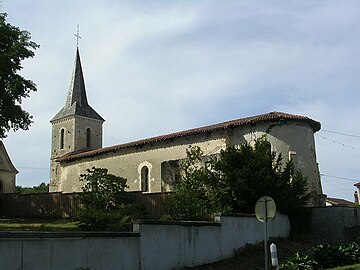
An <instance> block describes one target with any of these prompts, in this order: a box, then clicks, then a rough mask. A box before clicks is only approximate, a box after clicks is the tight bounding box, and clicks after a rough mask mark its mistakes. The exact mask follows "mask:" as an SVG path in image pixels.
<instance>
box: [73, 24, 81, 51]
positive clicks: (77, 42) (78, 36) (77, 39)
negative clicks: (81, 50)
mask: <svg viewBox="0 0 360 270" xmlns="http://www.w3.org/2000/svg"><path fill="white" fill-rule="evenodd" d="M74 36H75V37H76V48H78V47H79V38H81V37H80V34H79V24H78V25H77V32H76V34H74Z"/></svg>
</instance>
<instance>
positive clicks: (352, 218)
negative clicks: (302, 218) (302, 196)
mask: <svg viewBox="0 0 360 270" xmlns="http://www.w3.org/2000/svg"><path fill="white" fill-rule="evenodd" d="M311 234H312V235H313V236H314V237H316V238H319V239H323V240H325V241H328V242H344V241H348V240H355V239H356V238H359V237H360V207H346V206H328V207H316V208H312V209H311Z"/></svg>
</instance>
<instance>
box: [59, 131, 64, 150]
mask: <svg viewBox="0 0 360 270" xmlns="http://www.w3.org/2000/svg"><path fill="white" fill-rule="evenodd" d="M64 136H65V130H64V129H63V128H62V129H61V130H60V149H64V139H65V138H64Z"/></svg>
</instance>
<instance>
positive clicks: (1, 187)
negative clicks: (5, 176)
mask: <svg viewBox="0 0 360 270" xmlns="http://www.w3.org/2000/svg"><path fill="white" fill-rule="evenodd" d="M0 193H4V186H3V182H2V181H1V180H0Z"/></svg>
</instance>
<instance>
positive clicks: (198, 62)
mask: <svg viewBox="0 0 360 270" xmlns="http://www.w3.org/2000/svg"><path fill="white" fill-rule="evenodd" d="M359 6H360V4H359V2H357V1H346V2H341V3H340V2H338V1H326V2H313V1H301V2H295V1H286V2H284V1H272V2H271V3H270V2H268V1H257V2H254V1H226V2H218V1H196V2H193V1H170V2H169V1H111V0H107V1H100V2H99V1H86V4H85V2H84V1H78V2H76V3H74V2H73V1H62V2H61V3H60V2H59V3H55V2H53V1H46V0H34V1H32V2H31V4H30V3H23V1H20V0H12V1H5V2H4V9H5V10H6V12H8V13H9V17H8V18H9V21H10V22H11V23H13V24H15V25H18V26H20V27H21V28H23V29H27V30H29V31H30V32H31V33H32V36H33V39H34V40H35V41H36V42H38V43H40V44H41V48H40V49H39V50H38V51H37V54H36V57H35V58H34V59H32V60H27V61H26V62H25V63H24V70H23V71H22V74H24V76H26V77H28V78H31V79H32V80H34V81H35V82H36V83H37V85H38V92H37V93H33V94H32V95H31V97H30V98H28V99H26V100H24V106H25V108H26V109H28V110H29V111H30V113H32V114H33V115H34V125H33V126H32V127H31V128H30V130H29V131H27V132H22V131H19V132H17V133H10V134H9V138H7V139H6V140H5V144H6V147H7V149H8V150H9V153H10V155H11V156H12V158H13V161H14V163H15V165H18V166H20V167H27V166H30V167H41V168H45V167H48V164H49V155H50V136H51V135H50V132H51V127H50V124H49V122H48V121H49V120H50V119H51V118H52V117H53V116H54V115H55V114H56V113H57V111H58V110H59V109H61V107H62V106H63V105H64V103H65V98H66V94H67V90H68V86H69V83H70V76H71V72H72V65H73V61H74V56H75V45H76V43H75V42H76V40H75V37H74V36H73V34H74V33H75V31H76V25H77V24H78V23H79V24H80V35H81V36H82V39H81V40H80V54H81V59H82V65H83V70H84V75H85V79H86V86H87V91H88V98H89V102H90V104H91V106H92V107H93V108H95V109H96V110H97V111H98V112H99V113H100V115H102V116H103V117H104V118H105V119H106V122H105V125H104V137H105V138H104V144H105V145H112V144H117V143H122V142H127V141H131V140H136V139H141V138H146V137H149V136H156V135H160V134H164V133H168V132H174V131H179V130H184V129H188V128H193V127H198V126H202V125H208V124H212V123H216V122H221V121H225V120H230V119H236V118H240V117H246V116H250V115H255V114H259V113H265V112H270V111H275V110H278V111H285V112H289V113H296V114H301V115H306V116H309V117H311V118H314V119H316V120H318V121H320V122H321V123H322V126H323V128H324V129H329V130H337V131H346V132H348V133H354V134H360V130H359V129H360V128H359V127H358V126H357V125H356V124H355V123H357V115H358V114H359V111H358V110H359V109H358V108H359V94H358V92H359V91H358V85H359V77H358V75H357V72H358V70H359V69H360V64H359V63H360V61H359V60H360V54H359V50H358V48H359V45H360V37H359V35H358V32H359V27H360V21H359V20H360V16H359V10H360V7H359ZM320 134H323V133H322V132H320V133H319V135H320ZM327 136H328V137H331V136H332V134H327ZM331 138H332V137H331ZM336 139H337V140H338V141H340V142H346V143H348V144H350V145H354V146H357V147H360V146H359V142H358V141H357V140H353V139H350V138H348V137H341V136H340V137H336ZM316 143H317V152H318V161H319V165H320V170H321V172H322V173H328V174H334V175H335V174H336V175H337V174H339V175H340V176H341V175H343V176H346V177H350V178H351V177H356V176H357V175H359V173H360V172H359V169H358V168H357V166H356V160H358V156H357V155H358V154H357V153H358V151H356V150H353V149H351V148H348V147H344V146H341V145H336V144H334V143H331V142H330V141H328V140H325V139H321V137H319V138H318V137H317V138H316ZM339 159H341V162H339ZM25 165H26V166H25ZM21 174H22V175H19V177H18V180H19V184H21V185H34V184H38V183H40V182H41V181H43V180H42V179H44V175H45V174H41V173H40V172H38V171H37V170H36V169H32V171H31V172H30V169H29V170H28V171H26V170H24V171H22V172H21ZM329 183H330V184H329ZM337 183H338V184H340V186H346V187H347V190H346V191H345V190H341V189H339V188H337V187H335V186H334V185H332V184H335V185H336V184H337ZM324 187H325V188H324V190H326V192H328V193H329V196H331V197H342V198H347V199H349V200H352V192H350V191H349V190H353V187H352V183H351V182H346V183H345V182H341V181H340V182H339V180H335V179H330V178H329V179H326V181H324Z"/></svg>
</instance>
